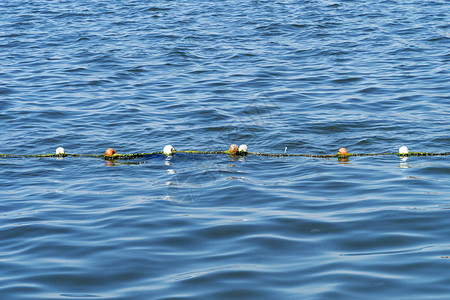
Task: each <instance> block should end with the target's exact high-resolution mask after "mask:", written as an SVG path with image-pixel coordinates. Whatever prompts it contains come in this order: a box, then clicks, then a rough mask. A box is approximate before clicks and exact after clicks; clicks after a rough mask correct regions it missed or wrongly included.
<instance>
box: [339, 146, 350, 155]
mask: <svg viewBox="0 0 450 300" xmlns="http://www.w3.org/2000/svg"><path fill="white" fill-rule="evenodd" d="M338 154H339V155H347V154H348V152H347V149H345V148H341V149H339V152H338Z"/></svg>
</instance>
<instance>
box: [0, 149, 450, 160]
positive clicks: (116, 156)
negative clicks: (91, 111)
mask: <svg viewBox="0 0 450 300" xmlns="http://www.w3.org/2000/svg"><path fill="white" fill-rule="evenodd" d="M176 153H185V154H227V155H235V156H246V155H256V156H267V157H312V158H336V157H337V158H348V157H351V156H387V155H397V156H400V157H409V156H448V155H450V152H441V153H434V152H409V153H406V154H400V153H396V152H386V153H348V154H346V155H341V154H286V153H280V154H275V153H259V152H246V153H239V152H238V153H234V154H233V153H231V152H229V151H195V150H184V151H176V152H175V153H174V154H176ZM154 155H165V154H164V153H163V152H162V151H158V152H151V153H131V154H114V155H111V156H109V155H104V154H71V153H65V154H0V157H2V158H20V157H25V158H28V157H34V158H45V157H94V158H103V159H106V160H115V159H136V158H142V157H148V156H154Z"/></svg>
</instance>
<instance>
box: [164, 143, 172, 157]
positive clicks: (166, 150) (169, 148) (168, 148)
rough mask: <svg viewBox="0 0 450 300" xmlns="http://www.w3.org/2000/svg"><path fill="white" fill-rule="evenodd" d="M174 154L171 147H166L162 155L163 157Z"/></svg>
mask: <svg viewBox="0 0 450 300" xmlns="http://www.w3.org/2000/svg"><path fill="white" fill-rule="evenodd" d="M174 152H175V148H173V147H172V146H171V145H166V146H165V147H164V150H163V153H164V154H165V155H170V154H172V153H174Z"/></svg>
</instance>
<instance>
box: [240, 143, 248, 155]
mask: <svg viewBox="0 0 450 300" xmlns="http://www.w3.org/2000/svg"><path fill="white" fill-rule="evenodd" d="M238 151H239V152H242V153H247V152H248V147H247V145H240V146H239V150H238Z"/></svg>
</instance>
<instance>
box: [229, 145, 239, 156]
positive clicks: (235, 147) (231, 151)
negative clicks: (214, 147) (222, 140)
mask: <svg viewBox="0 0 450 300" xmlns="http://www.w3.org/2000/svg"><path fill="white" fill-rule="evenodd" d="M238 149H239V148H238V146H237V145H235V144H233V145H231V146H230V150H228V151H230V153H231V154H235V153H236V152H238Z"/></svg>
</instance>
